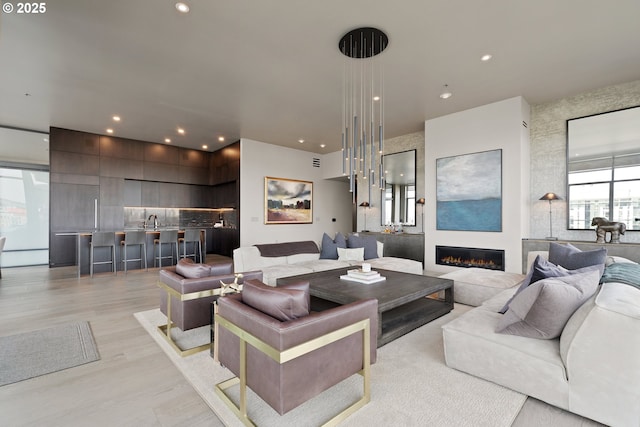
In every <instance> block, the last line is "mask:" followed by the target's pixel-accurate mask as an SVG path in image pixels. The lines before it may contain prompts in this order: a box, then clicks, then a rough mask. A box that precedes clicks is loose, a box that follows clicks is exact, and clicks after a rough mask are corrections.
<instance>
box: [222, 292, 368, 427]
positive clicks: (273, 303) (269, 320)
mask: <svg viewBox="0 0 640 427" xmlns="http://www.w3.org/2000/svg"><path fill="white" fill-rule="evenodd" d="M308 287H309V284H308V282H300V283H298V284H292V285H287V286H282V287H277V288H274V287H271V286H267V285H264V284H262V283H261V282H260V281H256V280H248V281H247V280H245V282H244V288H243V291H242V293H241V294H232V295H227V296H224V297H221V298H220V299H219V300H218V313H217V314H216V317H215V319H216V320H215V321H216V327H217V336H216V340H217V342H218V346H219V347H218V351H219V354H218V356H219V361H220V363H221V364H222V365H223V366H225V367H227V368H228V369H229V370H230V371H231V372H232V373H233V374H234V375H235V377H233V378H231V379H229V380H227V381H224V382H222V383H220V384H217V385H216V393H217V394H218V395H219V396H220V397H221V398H222V399H223V400H224V401H225V403H226V404H227V405H228V406H229V407H230V408H231V410H233V411H234V413H235V414H236V415H237V416H238V418H240V420H241V421H242V422H243V423H245V424H246V425H252V424H251V423H252V421H251V420H250V419H249V418H248V416H247V403H246V387H249V388H250V389H251V390H252V391H253V392H255V393H256V394H257V395H258V396H260V398H261V399H263V400H264V401H265V402H266V403H267V404H269V406H271V407H272V408H273V409H275V410H276V411H277V412H278V413H279V414H281V415H282V414H285V413H286V412H288V411H290V410H292V409H294V408H296V407H297V406H299V405H300V404H302V403H304V402H306V401H307V400H309V399H311V398H312V397H314V396H316V395H318V394H320V393H322V392H323V391H325V390H327V389H328V388H330V387H332V386H333V385H335V384H338V383H339V382H341V381H343V380H344V379H346V378H348V377H350V376H352V375H354V374H361V375H362V376H363V382H364V385H363V395H362V397H361V398H360V399H359V400H357V401H356V402H354V403H353V404H351V405H350V406H348V407H347V408H345V409H344V410H342V412H340V413H339V414H338V415H336V416H334V417H333V418H331V419H330V420H329V421H328V422H327V424H326V425H335V424H336V423H338V422H340V421H342V420H344V419H345V418H346V417H347V416H349V415H350V414H352V413H353V412H355V411H356V410H358V409H360V408H361V407H362V406H364V405H366V404H367V403H368V402H369V400H370V389H369V387H370V380H369V371H370V368H369V367H370V364H371V363H374V362H375V360H376V347H377V341H376V340H377V324H378V313H377V309H378V302H377V300H375V299H369V300H361V301H357V302H354V303H351V304H348V305H343V306H339V307H335V308H331V309H328V310H325V311H321V312H311V313H309V311H308V309H309V294H308ZM256 289H257V292H256ZM277 292H282V293H284V296H280V295H277V294H276V293H277ZM300 292H306V295H304V296H302V295H303V294H300ZM304 299H306V301H307V302H306V313H308V314H306V313H305V307H304V305H305V304H304ZM300 306H302V308H300ZM265 311H266V312H268V313H265ZM274 316H275V317H274ZM286 319H289V320H286ZM236 384H239V385H240V396H241V397H240V404H239V406H237V405H236V404H235V403H234V402H233V401H232V400H231V399H230V398H229V397H227V394H226V390H227V389H229V388H230V387H234V386H235V385H236ZM243 396H244V397H243ZM336 406H344V403H343V402H336ZM329 416H331V415H329Z"/></svg>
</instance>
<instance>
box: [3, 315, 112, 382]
mask: <svg viewBox="0 0 640 427" xmlns="http://www.w3.org/2000/svg"><path fill="white" fill-rule="evenodd" d="M99 359H100V355H99V354H98V348H97V347H96V343H95V340H94V339H93V334H92V333H91V327H90V326H89V322H77V323H67V324H64V325H60V326H54V327H51V328H47V329H41V330H39V331H33V332H25V333H22V334H16V335H10V336H7V337H0V386H3V385H6V384H11V383H15V382H18V381H23V380H26V379H29V378H33V377H37V376H40V375H45V374H50V373H52V372H56V371H61V370H63V369H68V368H72V367H74V366H79V365H83V364H85V363H89V362H94V361H96V360H99Z"/></svg>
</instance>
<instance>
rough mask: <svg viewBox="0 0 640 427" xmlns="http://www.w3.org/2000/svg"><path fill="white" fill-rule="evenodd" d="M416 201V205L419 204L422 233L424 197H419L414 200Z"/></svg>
mask: <svg viewBox="0 0 640 427" xmlns="http://www.w3.org/2000/svg"><path fill="white" fill-rule="evenodd" d="M416 203H417V204H418V205H420V232H421V233H424V203H425V200H424V197H421V198H419V199H418V200H416Z"/></svg>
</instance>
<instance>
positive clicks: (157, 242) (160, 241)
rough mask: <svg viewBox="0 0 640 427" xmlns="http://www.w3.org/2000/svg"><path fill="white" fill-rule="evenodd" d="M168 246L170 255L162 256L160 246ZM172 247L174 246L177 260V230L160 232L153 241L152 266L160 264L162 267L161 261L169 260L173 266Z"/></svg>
mask: <svg viewBox="0 0 640 427" xmlns="http://www.w3.org/2000/svg"><path fill="white" fill-rule="evenodd" d="M164 244H169V245H170V249H169V250H170V251H171V255H166V256H162V245H164ZM173 245H176V259H177V258H178V230H162V231H160V237H158V238H157V239H154V240H153V266H154V267H156V266H157V265H156V264H160V267H162V260H163V259H166V258H171V264H170V265H173ZM156 247H157V248H158V254H157V255H156Z"/></svg>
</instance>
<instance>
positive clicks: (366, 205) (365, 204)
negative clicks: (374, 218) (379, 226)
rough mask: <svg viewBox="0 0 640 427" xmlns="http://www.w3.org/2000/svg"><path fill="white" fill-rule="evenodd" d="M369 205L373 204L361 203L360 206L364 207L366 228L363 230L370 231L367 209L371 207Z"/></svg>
mask: <svg viewBox="0 0 640 427" xmlns="http://www.w3.org/2000/svg"><path fill="white" fill-rule="evenodd" d="M369 206H371V205H370V204H369V202H362V203H360V207H362V208H364V230H362V231H369V230H367V209H369Z"/></svg>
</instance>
